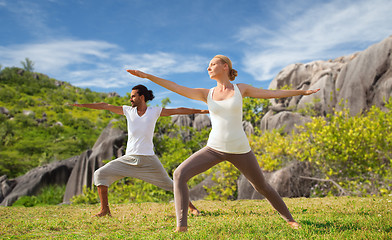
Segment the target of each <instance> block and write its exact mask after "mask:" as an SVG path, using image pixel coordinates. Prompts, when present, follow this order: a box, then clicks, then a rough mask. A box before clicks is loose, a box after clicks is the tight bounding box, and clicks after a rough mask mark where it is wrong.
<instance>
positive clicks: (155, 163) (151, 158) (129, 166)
mask: <svg viewBox="0 0 392 240" xmlns="http://www.w3.org/2000/svg"><path fill="white" fill-rule="evenodd" d="M153 98H154V95H153V93H152V91H151V90H148V89H147V88H146V87H145V86H143V85H137V86H135V87H133V88H132V92H131V99H130V101H131V105H132V107H131V106H125V105H124V106H122V107H121V106H113V105H110V104H107V103H87V104H72V106H75V107H86V108H92V109H105V110H109V111H111V112H113V113H117V114H121V115H125V116H126V118H127V126H128V143H127V149H126V154H125V155H124V156H122V157H119V158H117V159H115V160H113V161H110V162H109V163H107V164H106V165H104V166H103V167H101V168H99V169H98V170H96V171H95V172H94V184H95V185H96V186H97V188H98V195H99V198H100V200H101V211H100V212H99V213H98V214H96V215H95V216H97V217H102V216H105V215H109V216H110V215H111V213H110V208H109V203H108V187H109V186H110V184H112V183H113V182H115V181H117V180H119V179H121V178H124V177H135V178H139V179H141V180H143V181H146V182H149V183H151V184H154V185H156V186H158V187H160V188H163V189H165V190H167V191H173V181H172V179H171V178H170V177H169V175H168V174H167V172H166V170H165V169H164V167H163V166H162V163H161V162H160V161H159V159H158V157H157V156H156V155H155V153H154V150H153V148H154V146H153V141H152V139H153V134H154V128H155V123H156V121H157V119H158V117H159V116H171V115H175V114H194V113H203V114H204V113H208V110H198V109H190V108H174V109H166V108H161V107H147V104H146V102H147V101H149V100H152V99H153ZM188 205H189V209H190V211H191V213H192V214H195V215H198V214H199V211H198V210H197V209H196V207H195V206H193V204H192V203H191V202H190V201H189V200H188V203H187V206H188Z"/></svg>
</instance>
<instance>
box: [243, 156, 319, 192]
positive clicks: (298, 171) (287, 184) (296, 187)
mask: <svg viewBox="0 0 392 240" xmlns="http://www.w3.org/2000/svg"><path fill="white" fill-rule="evenodd" d="M311 174H312V172H311V169H310V166H309V164H307V163H305V162H293V163H291V164H289V165H288V166H286V167H284V168H282V169H280V170H278V171H275V172H264V177H265V179H266V181H267V182H268V183H269V184H270V185H271V186H272V187H273V188H274V189H275V190H276V191H277V192H278V193H279V195H280V196H282V197H309V195H310V189H311V187H312V184H313V183H312V181H309V180H307V179H303V178H301V177H310V176H311ZM263 198H264V196H263V195H261V194H260V193H258V192H257V191H256V190H255V189H254V188H253V186H252V185H251V184H250V183H249V181H248V180H247V179H246V178H245V177H244V176H243V175H241V176H240V177H239V179H238V199H263Z"/></svg>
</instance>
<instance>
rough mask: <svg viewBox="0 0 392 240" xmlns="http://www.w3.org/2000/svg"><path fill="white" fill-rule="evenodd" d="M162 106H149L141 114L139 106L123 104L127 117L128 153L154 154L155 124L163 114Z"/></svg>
mask: <svg viewBox="0 0 392 240" xmlns="http://www.w3.org/2000/svg"><path fill="white" fill-rule="evenodd" d="M161 111H162V108H161V107H147V110H146V112H145V113H144V114H143V115H142V116H139V115H138V114H137V108H136V107H131V106H126V105H124V106H123V112H124V115H125V117H126V118H127V126H128V143H127V150H126V153H125V154H126V155H154V154H155V153H154V145H153V142H152V138H153V135H154V129H155V124H156V122H157V119H158V118H159V116H160V115H161Z"/></svg>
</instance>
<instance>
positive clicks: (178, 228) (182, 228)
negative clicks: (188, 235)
mask: <svg viewBox="0 0 392 240" xmlns="http://www.w3.org/2000/svg"><path fill="white" fill-rule="evenodd" d="M187 231H188V227H177V228H176V231H175V232H187Z"/></svg>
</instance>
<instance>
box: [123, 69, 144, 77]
mask: <svg viewBox="0 0 392 240" xmlns="http://www.w3.org/2000/svg"><path fill="white" fill-rule="evenodd" d="M127 72H129V73H130V74H132V75H134V76H136V77H140V78H147V74H146V73H144V72H142V71H139V70H131V69H128V70H127Z"/></svg>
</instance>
